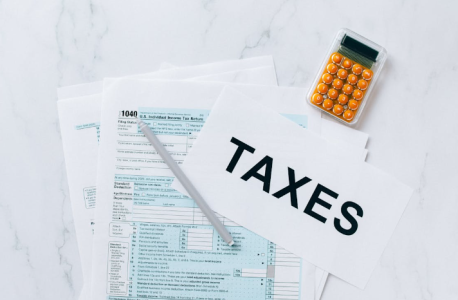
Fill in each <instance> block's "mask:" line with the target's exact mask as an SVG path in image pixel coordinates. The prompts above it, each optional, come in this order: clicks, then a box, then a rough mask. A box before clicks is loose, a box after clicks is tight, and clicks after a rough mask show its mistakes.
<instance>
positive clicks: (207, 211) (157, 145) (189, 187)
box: [137, 118, 234, 246]
mask: <svg viewBox="0 0 458 300" xmlns="http://www.w3.org/2000/svg"><path fill="white" fill-rule="evenodd" d="M137 123H138V127H139V128H140V130H141V131H142V132H143V133H144V134H145V136H146V138H147V139H148V141H149V142H150V143H151V145H153V147H154V149H156V151H157V153H159V155H160V156H161V158H162V159H163V160H164V162H165V163H166V164H167V166H168V167H169V168H170V170H172V172H173V174H174V175H175V177H176V178H177V179H178V180H179V181H180V182H181V184H182V185H183V187H184V188H185V189H186V191H188V193H189V195H190V196H191V198H192V199H194V201H195V202H196V203H197V206H199V208H200V210H201V211H202V212H203V213H204V215H205V216H206V217H207V219H208V221H210V223H211V224H212V225H213V227H214V228H215V230H216V231H217V232H218V233H219V235H220V236H221V237H222V238H223V240H224V241H225V242H226V243H227V244H228V245H229V246H232V245H234V239H233V238H232V236H231V234H230V233H229V231H227V229H226V227H225V226H224V225H223V223H221V221H220V220H219V219H218V217H217V216H216V215H215V213H214V212H213V210H212V209H211V208H210V207H209V206H208V204H207V202H205V200H204V198H202V196H201V195H200V193H199V192H198V191H197V190H196V188H195V187H194V185H193V184H192V183H191V181H190V180H189V179H188V177H186V175H185V174H184V173H183V171H182V170H181V169H180V167H179V166H178V164H177V163H176V162H175V161H174V160H173V158H172V157H171V156H170V154H169V153H168V152H167V150H166V149H165V148H164V146H162V143H161V142H160V141H159V140H158V138H157V137H156V135H155V134H154V133H153V131H152V130H151V129H150V128H149V127H148V125H146V124H145V122H143V121H142V120H140V119H139V118H137Z"/></svg>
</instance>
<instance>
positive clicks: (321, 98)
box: [312, 93, 323, 104]
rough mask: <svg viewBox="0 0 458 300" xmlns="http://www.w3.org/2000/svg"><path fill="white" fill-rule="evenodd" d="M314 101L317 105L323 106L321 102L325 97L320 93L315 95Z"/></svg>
mask: <svg viewBox="0 0 458 300" xmlns="http://www.w3.org/2000/svg"><path fill="white" fill-rule="evenodd" d="M312 101H313V103H315V104H321V102H323V95H321V94H318V93H315V94H313V96H312Z"/></svg>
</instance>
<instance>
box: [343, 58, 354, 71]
mask: <svg viewBox="0 0 458 300" xmlns="http://www.w3.org/2000/svg"><path fill="white" fill-rule="evenodd" d="M352 65H353V63H352V62H351V60H349V59H346V60H344V61H343V63H342V67H344V68H345V69H350V68H351V66H352Z"/></svg>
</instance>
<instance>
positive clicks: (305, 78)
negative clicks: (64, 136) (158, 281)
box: [0, 0, 458, 300]
mask: <svg viewBox="0 0 458 300" xmlns="http://www.w3.org/2000/svg"><path fill="white" fill-rule="evenodd" d="M457 12H458V2H456V1H453V0H449V1H431V0H405V1H383V2H382V1H379V2H378V3H375V2H369V1H337V0H334V1H314V2H312V1H277V0H271V1H240V0H232V1H215V0H206V1H194V0H183V1H176V0H168V1H158V0H134V1H124V0H123V1H121V0H110V1H108V0H93V1H91V0H79V1H76V0H60V1H58V0H41V1H33V0H1V1H0V108H1V117H0V183H1V184H0V234H1V242H0V262H1V264H0V299H8V300H10V299H14V300H15V299H18V300H19V299H20V300H23V299H24V300H28V299H34V300H38V299H43V300H44V299H46V300H54V299H56V300H57V299H58V300H63V299H77V297H78V292H79V290H80V289H81V285H82V277H81V270H80V266H79V258H78V252H77V247H76V240H75V233H74V228H73V222H72V215H71V209H70V204H69V199H68V190H67V184H66V176H65V168H64V161H63V153H62V146H61V141H60V135H59V125H58V120H57V111H56V103H55V102H56V87H58V86H62V85H68V84H75V83H81V82H88V81H92V80H96V79H100V78H102V77H104V76H116V75H125V74H132V73H138V72H145V71H150V70H152V69H155V68H157V67H158V66H159V64H160V63H161V62H162V61H170V62H172V63H175V64H179V65H187V64H197V63H204V62H210V61H216V60H223V59H234V58H239V57H250V56H257V55H264V54H272V55H273V56H274V59H275V63H276V67H277V71H278V78H279V82H280V84H281V85H287V86H301V87H309V85H310V83H311V80H312V78H313V76H314V75H315V73H316V71H317V68H318V66H319V63H320V61H321V60H322V58H323V51H325V50H327V47H328V46H329V44H330V41H331V40H332V37H333V36H334V34H335V33H336V31H337V30H338V29H339V28H341V27H348V28H350V29H353V30H354V31H356V32H359V33H360V34H362V35H364V36H367V37H369V38H371V39H373V40H374V41H376V42H378V43H380V44H381V45H384V46H385V47H386V48H387V50H388V52H389V59H388V62H387V65H386V67H385V70H384V72H383V76H382V78H380V81H379V83H378V86H377V88H376V90H375V92H374V95H373V96H374V97H373V99H372V100H373V101H372V103H371V104H370V105H369V107H368V108H367V112H366V117H365V118H364V119H363V120H362V123H361V124H360V126H359V129H360V130H363V131H365V132H367V133H369V134H370V141H369V144H368V148H369V157H368V161H369V162H370V163H372V164H373V165H375V166H377V167H379V168H381V169H383V170H385V171H387V172H390V173H392V174H393V175H395V176H396V177H398V178H399V179H401V180H402V181H404V182H406V183H408V184H410V185H411V186H412V187H414V188H415V189H416V191H415V193H414V196H413V198H412V200H411V202H410V204H409V206H408V208H407V210H406V212H405V214H404V217H403V219H402V220H401V222H400V224H399V226H398V229H397V230H396V232H395V234H394V236H393V238H392V240H391V242H390V243H389V245H388V247H387V249H386V251H385V253H384V254H383V257H382V259H381V260H380V263H379V265H378V267H377V268H376V271H375V272H374V274H373V276H372V278H371V281H370V283H369V285H368V286H367V288H366V290H364V291H361V290H358V289H356V288H353V287H351V286H349V285H347V284H345V283H343V282H341V281H339V280H337V279H335V278H331V279H330V280H329V282H328V284H327V286H326V289H325V292H324V295H323V298H322V299H324V300H329V299H343V300H346V299H348V300H350V299H351V300H355V299H364V300H368V299H380V300H382V299H383V300H386V299H390V300H391V299H409V300H417V299H440V300H448V299H458V275H457V269H458V255H457V254H458V201H457V200H458V191H457V182H458V155H457V153H458V139H457V137H458V117H457V114H458V111H457V109H456V107H454V105H458V98H457V93H456V84H454V80H455V79H456V78H457V77H458V56H457V53H458V18H457V17H456V14H457ZM382 225H383V224H381V226H382Z"/></svg>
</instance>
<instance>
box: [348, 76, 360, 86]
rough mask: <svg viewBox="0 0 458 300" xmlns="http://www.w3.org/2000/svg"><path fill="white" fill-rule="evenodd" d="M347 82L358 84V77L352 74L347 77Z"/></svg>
mask: <svg viewBox="0 0 458 300" xmlns="http://www.w3.org/2000/svg"><path fill="white" fill-rule="evenodd" d="M347 81H348V83H349V84H356V83H357V82H358V77H357V76H356V75H354V74H350V75H348V77H347Z"/></svg>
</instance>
